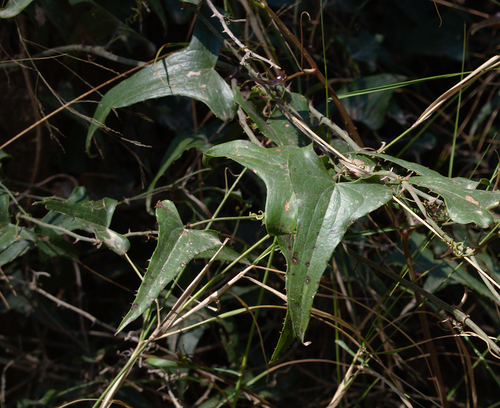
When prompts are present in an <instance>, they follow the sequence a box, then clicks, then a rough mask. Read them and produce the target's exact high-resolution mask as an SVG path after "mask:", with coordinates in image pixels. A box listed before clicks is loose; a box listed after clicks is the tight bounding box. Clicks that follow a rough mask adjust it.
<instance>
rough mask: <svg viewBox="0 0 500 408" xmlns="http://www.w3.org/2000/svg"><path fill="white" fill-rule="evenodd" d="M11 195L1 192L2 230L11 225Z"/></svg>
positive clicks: (0, 213)
mask: <svg viewBox="0 0 500 408" xmlns="http://www.w3.org/2000/svg"><path fill="white" fill-rule="evenodd" d="M9 198H10V197H9V195H8V194H6V193H2V192H0V228H1V227H5V226H7V224H9V223H10V215H9Z"/></svg>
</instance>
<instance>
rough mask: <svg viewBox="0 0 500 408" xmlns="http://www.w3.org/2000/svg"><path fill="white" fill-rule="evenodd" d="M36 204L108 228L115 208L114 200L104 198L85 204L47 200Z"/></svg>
mask: <svg viewBox="0 0 500 408" xmlns="http://www.w3.org/2000/svg"><path fill="white" fill-rule="evenodd" d="M37 204H44V205H45V207H46V208H47V210H52V211H57V212H59V213H62V214H66V215H69V216H71V217H75V218H77V219H79V220H85V221H87V222H89V223H91V224H96V225H100V226H102V227H109V224H110V223H111V218H112V217H113V212H114V211H115V208H116V200H113V199H112V198H104V199H103V200H101V201H87V202H85V203H71V202H68V201H59V200H47V201H39V202H38V203H37Z"/></svg>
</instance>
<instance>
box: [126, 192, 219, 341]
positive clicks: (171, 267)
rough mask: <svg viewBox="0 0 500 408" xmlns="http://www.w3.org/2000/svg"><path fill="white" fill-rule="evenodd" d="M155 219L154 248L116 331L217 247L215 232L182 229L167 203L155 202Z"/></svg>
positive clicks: (182, 226) (172, 206) (169, 202)
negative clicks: (125, 313) (204, 255)
mask: <svg viewBox="0 0 500 408" xmlns="http://www.w3.org/2000/svg"><path fill="white" fill-rule="evenodd" d="M156 218H157V220H158V245H157V246H156V249H155V251H154V253H153V256H152V257H151V261H150V263H149V266H148V270H147V272H146V274H145V275H144V278H143V281H142V283H141V286H140V288H139V291H138V293H137V296H136V298H135V300H134V303H133V304H132V307H131V308H130V311H129V312H128V313H127V315H126V316H125V317H124V318H123V320H122V322H121V323H120V326H119V327H118V332H119V331H121V330H123V328H124V327H125V326H127V325H128V324H129V323H131V322H132V321H134V320H135V319H137V318H138V317H139V316H141V315H142V313H144V311H145V310H146V309H147V308H148V307H149V305H150V304H151V302H153V301H154V300H155V299H156V298H157V297H158V295H159V294H160V292H161V291H162V290H163V289H164V288H165V286H166V285H167V284H168V283H169V282H171V281H172V280H173V279H174V278H175V277H176V276H177V275H178V274H179V273H180V272H181V271H182V270H183V269H184V268H185V266H186V265H187V264H188V262H190V261H191V260H192V259H193V258H197V257H198V256H199V255H202V253H206V251H209V250H211V249H215V248H218V247H220V245H221V242H220V240H219V235H218V233H217V232H216V231H198V230H189V229H185V228H184V225H183V224H182V220H181V218H180V216H179V213H178V212H177V209H176V208H175V205H174V203H172V202H171V201H168V200H165V201H161V202H160V201H159V202H158V203H157V204H156Z"/></svg>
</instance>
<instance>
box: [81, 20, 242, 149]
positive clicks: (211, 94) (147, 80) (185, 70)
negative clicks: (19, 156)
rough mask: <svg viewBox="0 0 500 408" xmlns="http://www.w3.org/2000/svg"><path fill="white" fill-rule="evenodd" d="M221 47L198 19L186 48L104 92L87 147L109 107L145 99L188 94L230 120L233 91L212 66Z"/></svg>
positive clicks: (119, 106) (232, 111)
mask: <svg viewBox="0 0 500 408" xmlns="http://www.w3.org/2000/svg"><path fill="white" fill-rule="evenodd" d="M221 46H222V44H221V42H220V41H219V39H218V38H217V37H216V36H215V35H213V34H212V33H211V31H210V30H209V29H208V28H207V27H206V26H205V25H204V24H203V23H201V22H198V24H197V25H196V28H195V30H194V33H193V38H192V40H191V42H190V44H189V46H188V47H187V48H186V49H185V50H182V51H179V52H175V53H173V54H171V55H169V56H168V57H167V58H165V59H163V60H160V61H158V62H157V63H156V64H153V65H149V66H147V67H146V68H144V69H142V70H141V71H139V72H138V73H136V74H134V75H132V76H131V77H130V78H128V79H126V80H125V81H123V82H121V83H120V84H118V85H117V86H115V87H114V88H113V89H111V90H110V91H109V92H108V93H106V95H104V98H102V100H101V102H100V103H99V106H98V107H97V110H96V112H95V114H94V120H93V123H92V124H91V126H90V128H89V131H88V134H87V148H88V146H89V144H90V140H91V139H92V136H93V134H94V133H95V131H96V130H97V128H98V127H99V126H100V125H101V124H103V123H104V120H105V119H106V117H107V116H108V114H109V112H110V111H111V109H113V108H122V107H125V106H129V105H132V104H134V103H137V102H142V101H145V100H148V99H154V98H160V97H163V96H171V95H182V96H188V97H190V98H193V99H196V100H199V101H201V102H203V103H205V104H206V105H207V106H208V107H209V108H210V109H211V110H212V112H213V113H214V114H215V115H216V116H218V117H219V118H221V119H222V120H230V119H232V118H233V116H234V96H233V93H232V91H231V88H230V87H229V85H228V84H227V83H226V82H225V81H224V79H223V78H222V77H221V76H220V75H219V74H218V73H217V72H216V71H215V69H214V66H215V63H216V61H217V56H218V55H219V49H220V47H221Z"/></svg>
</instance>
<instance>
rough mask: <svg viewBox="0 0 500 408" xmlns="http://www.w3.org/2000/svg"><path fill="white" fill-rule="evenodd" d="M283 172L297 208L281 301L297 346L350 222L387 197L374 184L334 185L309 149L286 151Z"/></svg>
mask: <svg viewBox="0 0 500 408" xmlns="http://www.w3.org/2000/svg"><path fill="white" fill-rule="evenodd" d="M288 171H289V172H290V179H291V181H292V184H293V189H294V191H295V194H296V196H297V202H298V207H299V208H298V220H297V232H296V236H295V240H294V244H293V249H292V254H293V255H292V262H291V263H289V264H288V270H287V278H286V288H287V302H288V307H289V310H290V317H291V320H292V325H293V331H294V334H295V336H296V337H298V338H299V339H300V340H301V341H302V342H303V341H304V334H305V330H306V328H307V326H308V324H309V319H310V312H311V308H312V304H313V299H314V296H315V294H316V291H317V290H318V286H319V281H320V278H321V275H322V274H323V272H324V270H325V269H326V266H327V264H328V261H329V259H330V257H331V255H332V253H333V250H334V249H335V248H336V247H337V245H338V244H339V242H340V241H341V240H342V238H343V237H344V234H345V233H346V231H347V229H348V228H349V226H350V225H351V224H352V223H354V222H355V221H356V220H357V219H358V218H360V217H362V216H364V215H366V214H368V213H369V212H371V211H373V210H375V209H377V208H379V207H381V206H382V205H384V204H385V203H387V202H388V201H389V200H390V198H391V196H392V195H391V191H390V190H389V189H388V188H386V187H385V186H383V185H380V184H371V183H366V182H362V181H361V182H354V183H335V181H334V180H333V179H332V177H331V176H330V175H329V173H328V171H327V170H326V169H325V167H324V165H323V162H322V161H321V159H320V158H319V157H318V156H317V155H316V153H314V150H313V148H312V147H306V148H303V149H300V150H295V151H293V152H291V153H290V155H289V162H288Z"/></svg>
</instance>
